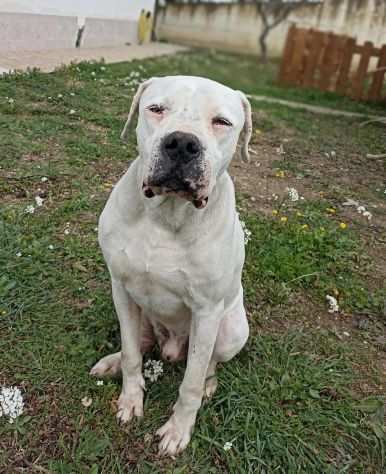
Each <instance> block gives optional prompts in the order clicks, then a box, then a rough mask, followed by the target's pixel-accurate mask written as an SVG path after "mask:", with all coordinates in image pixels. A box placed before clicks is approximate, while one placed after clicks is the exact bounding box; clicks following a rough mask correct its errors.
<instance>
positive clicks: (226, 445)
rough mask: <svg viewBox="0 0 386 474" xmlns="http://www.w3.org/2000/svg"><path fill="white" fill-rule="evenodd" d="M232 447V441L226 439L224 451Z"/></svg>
mask: <svg viewBox="0 0 386 474" xmlns="http://www.w3.org/2000/svg"><path fill="white" fill-rule="evenodd" d="M232 448H233V443H232V442H231V441H227V442H226V443H225V444H224V446H223V449H224V451H229V450H230V449H232Z"/></svg>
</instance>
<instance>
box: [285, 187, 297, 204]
mask: <svg viewBox="0 0 386 474" xmlns="http://www.w3.org/2000/svg"><path fill="white" fill-rule="evenodd" d="M287 192H288V197H289V200H290V201H292V202H296V201H299V193H298V191H297V189H295V188H287Z"/></svg>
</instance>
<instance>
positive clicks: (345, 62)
mask: <svg viewBox="0 0 386 474" xmlns="http://www.w3.org/2000/svg"><path fill="white" fill-rule="evenodd" d="M355 46H356V41H355V38H347V40H346V45H345V47H344V48H343V53H342V64H341V66H340V71H339V76H338V80H337V82H336V92H338V93H339V94H344V93H345V92H346V90H347V87H348V85H349V75H350V67H351V61H352V57H353V55H354V50H355Z"/></svg>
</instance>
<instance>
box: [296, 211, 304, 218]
mask: <svg viewBox="0 0 386 474" xmlns="http://www.w3.org/2000/svg"><path fill="white" fill-rule="evenodd" d="M303 216H304V214H302V213H301V212H299V211H298V212H297V213H296V217H303Z"/></svg>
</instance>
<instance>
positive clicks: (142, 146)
mask: <svg viewBox="0 0 386 474" xmlns="http://www.w3.org/2000/svg"><path fill="white" fill-rule="evenodd" d="M137 111H139V117H138V125H137V141H138V147H139V153H140V157H141V160H144V163H143V165H144V166H143V167H142V169H143V176H142V191H143V193H144V194H145V196H146V197H148V198H151V197H153V196H154V195H156V194H158V195H160V194H162V195H177V196H180V197H182V198H185V199H188V200H189V201H192V202H193V204H194V206H195V207H196V208H198V209H202V208H204V207H205V206H206V204H207V202H208V199H209V195H210V193H211V191H212V189H213V188H214V186H215V183H216V179H217V178H218V177H219V176H220V175H221V174H222V173H223V172H224V170H225V169H226V168H227V166H228V164H229V162H230V161H231V159H232V157H233V155H234V154H235V152H236V148H237V145H238V144H239V145H240V146H241V155H242V157H243V159H244V160H246V161H247V160H248V143H249V139H250V136H251V131H252V121H251V107H250V104H249V102H248V100H247V99H246V97H245V96H244V94H243V93H241V92H239V91H234V90H232V89H230V88H228V87H226V86H223V85H222V84H219V83H217V82H214V81H211V80H209V79H204V78H201V77H190V76H169V77H162V78H152V79H149V80H147V81H146V82H144V83H143V84H141V86H140V87H139V89H138V91H137V93H136V94H135V96H134V99H133V102H132V105H131V109H130V112H129V116H128V119H127V121H126V124H125V127H124V129H123V131H122V135H121V137H122V138H123V139H124V138H126V136H127V134H128V131H129V127H130V123H131V122H132V120H133V118H134V116H135V114H136V112H137ZM239 142H240V143H239Z"/></svg>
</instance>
